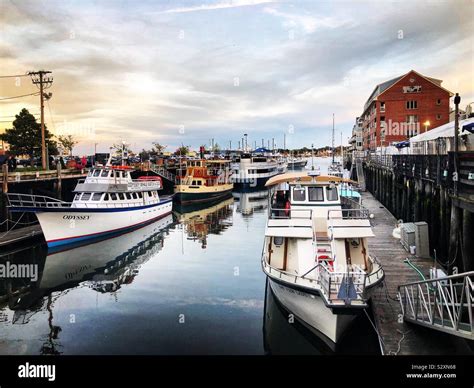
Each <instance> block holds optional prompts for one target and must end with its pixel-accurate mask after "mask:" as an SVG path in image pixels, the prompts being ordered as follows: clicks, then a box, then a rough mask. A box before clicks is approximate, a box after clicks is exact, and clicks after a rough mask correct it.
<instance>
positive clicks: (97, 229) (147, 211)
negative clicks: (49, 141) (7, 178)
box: [7, 165, 173, 247]
mask: <svg viewBox="0 0 474 388" xmlns="http://www.w3.org/2000/svg"><path fill="white" fill-rule="evenodd" d="M161 189H162V181H161V178H159V177H142V178H139V179H137V180H132V178H131V176H130V167H127V166H117V167H116V166H109V165H108V166H105V167H94V168H92V169H91V170H90V171H89V173H88V175H87V177H86V178H85V179H81V180H79V182H78V183H77V185H76V188H75V189H74V192H75V196H74V199H73V201H72V202H64V201H60V200H58V199H55V198H50V197H45V196H39V195H27V194H15V193H9V194H7V197H8V202H9V204H8V205H9V209H10V211H14V212H33V213H35V214H36V217H37V218H38V221H39V223H40V225H41V229H42V230H43V234H44V237H45V239H46V242H47V244H48V247H56V246H60V245H67V244H74V243H78V242H82V241H85V240H93V239H101V238H104V237H110V236H113V235H117V234H120V233H124V232H126V231H129V230H131V229H134V228H139V227H142V226H144V225H146V224H148V223H150V222H153V221H155V220H157V219H160V218H162V217H165V216H166V215H168V214H170V213H171V210H172V207H173V203H172V197H166V198H160V196H159V195H158V190H161Z"/></svg>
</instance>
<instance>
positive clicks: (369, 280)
mask: <svg viewBox="0 0 474 388" xmlns="http://www.w3.org/2000/svg"><path fill="white" fill-rule="evenodd" d="M368 258H369V263H370V268H367V277H366V278H365V286H366V287H367V286H369V285H371V284H374V283H376V282H377V280H379V279H382V278H383V277H384V275H385V272H384V270H383V268H382V264H380V262H379V261H378V260H377V258H376V257H375V256H370V255H369V256H368ZM374 267H377V269H376V270H375V271H374V272H372V270H373V269H374Z"/></svg>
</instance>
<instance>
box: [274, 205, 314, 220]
mask: <svg viewBox="0 0 474 388" xmlns="http://www.w3.org/2000/svg"><path fill="white" fill-rule="evenodd" d="M312 217H313V210H312V209H291V208H289V209H286V208H278V207H271V208H270V211H269V212H268V218H270V219H308V220H311V219H312Z"/></svg>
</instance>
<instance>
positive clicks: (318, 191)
mask: <svg viewBox="0 0 474 388" xmlns="http://www.w3.org/2000/svg"><path fill="white" fill-rule="evenodd" d="M308 197H309V200H310V201H324V195H323V188H322V187H308Z"/></svg>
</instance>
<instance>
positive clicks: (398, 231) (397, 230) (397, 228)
mask: <svg viewBox="0 0 474 388" xmlns="http://www.w3.org/2000/svg"><path fill="white" fill-rule="evenodd" d="M402 225H403V220H398V221H397V225H396V226H395V229H393V232H392V236H393V237H394V238H397V239H399V240H400V239H401V238H402Z"/></svg>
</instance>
